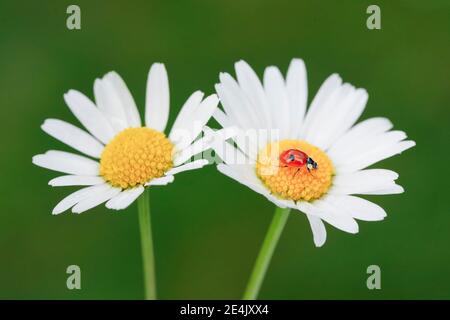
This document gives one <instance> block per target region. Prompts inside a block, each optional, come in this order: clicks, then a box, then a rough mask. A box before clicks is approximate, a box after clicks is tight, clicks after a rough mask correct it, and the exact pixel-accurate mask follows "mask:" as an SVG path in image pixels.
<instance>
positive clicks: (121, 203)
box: [106, 186, 145, 210]
mask: <svg viewBox="0 0 450 320" xmlns="http://www.w3.org/2000/svg"><path fill="white" fill-rule="evenodd" d="M144 190H145V188H144V187H143V186H138V187H136V188H133V189H129V190H124V191H122V192H121V193H119V194H118V195H116V196H115V197H114V198H112V199H110V200H109V201H108V202H107V203H106V207H107V208H108V209H114V210H123V209H125V208H127V207H128V206H129V205H130V204H132V203H133V202H134V201H135V200H136V199H137V198H138V197H139V196H140V195H141V194H142V193H143V192H144Z"/></svg>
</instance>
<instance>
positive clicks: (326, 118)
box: [303, 83, 355, 149]
mask: <svg viewBox="0 0 450 320" xmlns="http://www.w3.org/2000/svg"><path fill="white" fill-rule="evenodd" d="M354 91H355V89H354V87H353V86H352V85H350V84H348V83H344V84H343V85H340V86H338V87H337V88H336V89H335V90H334V91H333V92H331V93H330V95H329V96H328V97H327V98H326V99H325V100H324V102H323V103H321V104H320V106H319V107H317V108H316V109H317V111H316V114H315V116H314V117H313V118H309V121H306V122H305V126H308V129H306V131H305V132H304V136H303V138H304V139H305V140H307V141H308V142H310V143H312V144H314V145H316V146H318V147H319V148H321V149H325V145H324V144H323V141H322V140H324V138H325V140H326V139H328V135H329V134H330V132H329V131H330V130H333V127H334V124H335V121H336V118H338V115H339V113H338V111H337V110H339V109H340V108H342V105H343V104H346V101H348V100H349V99H351V98H353V92H354ZM307 120H308V119H307Z"/></svg>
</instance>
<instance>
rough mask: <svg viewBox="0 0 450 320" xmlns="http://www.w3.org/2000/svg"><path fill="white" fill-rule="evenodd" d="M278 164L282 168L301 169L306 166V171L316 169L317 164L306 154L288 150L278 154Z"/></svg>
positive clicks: (296, 150)
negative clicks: (279, 163)
mask: <svg viewBox="0 0 450 320" xmlns="http://www.w3.org/2000/svg"><path fill="white" fill-rule="evenodd" d="M280 162H281V165H282V166H284V167H292V168H299V169H300V168H301V167H303V166H306V169H308V171H311V170H312V169H317V162H315V161H314V160H313V159H312V158H310V157H309V156H308V155H307V154H306V153H304V152H303V151H301V150H298V149H288V150H285V151H283V152H282V153H281V154H280Z"/></svg>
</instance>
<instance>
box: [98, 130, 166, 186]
mask: <svg viewBox="0 0 450 320" xmlns="http://www.w3.org/2000/svg"><path fill="white" fill-rule="evenodd" d="M172 151H173V144H172V142H170V140H169V139H167V138H166V136H165V135H164V133H162V132H159V131H156V130H153V129H150V128H129V129H125V130H123V131H122V132H120V133H119V134H118V135H116V136H115V137H114V139H112V140H111V141H110V142H109V143H108V144H107V145H106V147H105V149H104V150H103V153H102V156H101V159H100V175H101V176H102V177H103V179H105V180H106V181H107V182H108V183H110V184H111V185H113V186H115V187H120V188H122V189H127V188H133V187H135V186H137V185H143V184H145V183H146V182H148V181H150V180H152V179H154V178H158V177H161V176H163V175H164V172H166V171H167V170H168V169H170V168H172V166H173V163H172Z"/></svg>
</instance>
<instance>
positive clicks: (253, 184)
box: [217, 164, 297, 209]
mask: <svg viewBox="0 0 450 320" xmlns="http://www.w3.org/2000/svg"><path fill="white" fill-rule="evenodd" d="M217 170H219V171H220V172H221V173H223V174H224V175H226V176H228V177H230V178H231V179H234V180H236V181H237V182H239V183H241V184H243V185H244V186H246V187H248V188H250V189H251V190H253V191H255V192H256V193H259V194H261V195H263V196H264V197H266V198H267V200H269V201H270V202H272V203H273V204H275V205H276V206H278V207H280V208H291V209H297V207H296V205H295V203H294V201H291V200H284V199H280V198H278V197H276V196H274V195H272V194H271V193H270V191H269V190H268V189H267V188H266V187H265V186H264V185H263V184H262V182H261V180H259V178H258V177H257V176H256V174H255V168H254V166H252V165H243V164H232V165H225V164H219V165H217Z"/></svg>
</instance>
